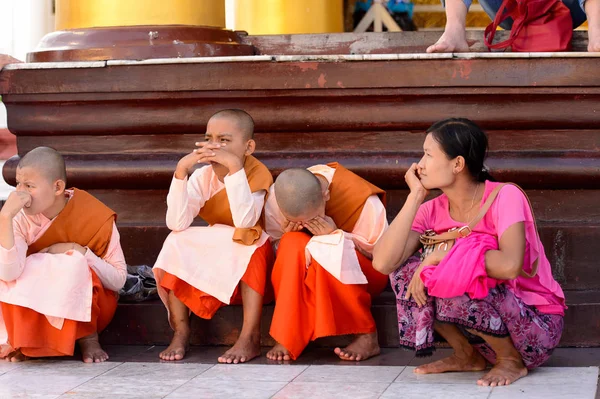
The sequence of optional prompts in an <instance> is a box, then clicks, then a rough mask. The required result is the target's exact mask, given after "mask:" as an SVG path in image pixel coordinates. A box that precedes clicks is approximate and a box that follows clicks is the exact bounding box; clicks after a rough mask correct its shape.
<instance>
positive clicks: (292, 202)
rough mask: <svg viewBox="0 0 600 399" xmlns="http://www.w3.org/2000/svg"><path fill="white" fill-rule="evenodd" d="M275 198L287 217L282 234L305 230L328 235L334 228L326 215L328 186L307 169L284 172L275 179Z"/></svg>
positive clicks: (333, 223)
mask: <svg viewBox="0 0 600 399" xmlns="http://www.w3.org/2000/svg"><path fill="white" fill-rule="evenodd" d="M274 190H275V197H276V199H277V205H279V208H280V210H281V213H282V214H283V216H284V217H285V218H286V221H285V222H284V223H285V224H286V225H285V226H283V228H284V232H290V231H300V230H302V229H307V230H308V231H310V232H311V233H312V234H314V235H325V234H330V233H332V232H333V231H334V230H336V229H337V226H336V225H335V222H334V221H333V219H332V218H330V217H329V216H327V215H325V204H326V203H327V201H328V200H329V184H328V182H327V180H326V179H325V178H321V177H320V176H317V175H314V174H313V173H311V172H310V171H308V170H307V169H301V168H293V169H287V170H285V171H283V172H281V174H280V175H279V176H278V177H277V180H275V187H274Z"/></svg>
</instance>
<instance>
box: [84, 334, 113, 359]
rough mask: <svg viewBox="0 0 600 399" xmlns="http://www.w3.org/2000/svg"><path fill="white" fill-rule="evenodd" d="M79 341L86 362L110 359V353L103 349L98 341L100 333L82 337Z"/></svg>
mask: <svg viewBox="0 0 600 399" xmlns="http://www.w3.org/2000/svg"><path fill="white" fill-rule="evenodd" d="M77 343H78V344H79V348H80V349H81V354H82V358H83V362H84V363H102V362H105V361H107V360H108V353H106V352H105V351H104V349H102V347H101V346H100V342H99V341H98V333H93V334H91V335H88V336H87V337H83V338H80V339H79V340H78V341H77Z"/></svg>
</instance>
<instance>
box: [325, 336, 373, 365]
mask: <svg viewBox="0 0 600 399" xmlns="http://www.w3.org/2000/svg"><path fill="white" fill-rule="evenodd" d="M334 352H335V354H336V355H338V356H339V358H340V359H342V360H349V361H351V362H360V361H361V360H367V359H368V358H370V357H373V356H377V355H379V353H381V349H380V348H379V343H378V342H377V333H370V334H360V335H357V336H356V338H354V341H352V343H351V344H350V345H348V346H347V347H345V348H344V349H340V348H335V349H334Z"/></svg>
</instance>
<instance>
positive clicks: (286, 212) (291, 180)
mask: <svg viewBox="0 0 600 399" xmlns="http://www.w3.org/2000/svg"><path fill="white" fill-rule="evenodd" d="M384 195H385V193H384V191H382V190H381V189H379V188H377V187H375V186H374V185H372V184H370V183H369V182H367V181H366V180H363V179H362V178H360V177H359V176H357V175H355V174H354V173H352V172H350V171H349V170H347V169H346V168H344V167H343V166H341V165H339V164H337V163H332V164H328V165H317V166H313V167H311V168H309V169H308V170H306V169H288V170H286V171H284V172H282V173H281V175H279V177H278V178H277V180H276V182H275V184H274V185H273V187H272V188H271V190H270V194H269V197H268V200H267V205H266V208H265V217H266V221H265V223H266V227H267V232H268V233H269V235H271V236H272V237H273V238H274V239H275V240H279V239H280V242H279V246H278V250H277V257H276V260H275V265H274V266H273V273H272V282H273V288H274V290H275V301H276V302H275V312H274V315H273V321H272V324H271V331H270V333H271V336H272V337H273V338H274V339H275V340H276V341H277V345H276V346H275V347H274V348H272V349H271V350H270V351H269V352H268V353H267V357H268V358H269V359H271V360H290V359H291V360H295V359H297V358H298V356H300V354H301V353H302V351H303V350H304V348H305V347H306V345H307V344H308V343H309V342H310V341H312V340H315V339H317V338H320V337H327V336H333V335H347V334H353V335H354V336H355V339H354V341H353V342H352V343H351V344H350V345H349V346H347V347H346V348H344V349H340V348H336V349H335V353H336V354H337V355H338V356H339V357H340V358H341V359H342V360H350V361H360V360H365V359H368V358H369V357H372V356H375V355H378V354H379V351H380V349H379V344H378V340H377V331H376V326H375V321H374V319H373V316H372V315H371V296H372V295H378V294H379V293H380V292H381V291H382V290H383V289H384V288H385V286H386V284H387V277H386V276H385V275H383V274H381V273H379V272H377V271H375V270H374V269H373V267H372V265H371V251H372V249H373V246H374V245H375V243H376V242H377V240H378V239H379V237H380V236H381V235H382V234H383V232H384V231H385V229H386V228H387V219H386V211H385V207H384V204H383V202H382V199H384Z"/></svg>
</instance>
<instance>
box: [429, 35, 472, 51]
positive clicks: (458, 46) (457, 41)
mask: <svg viewBox="0 0 600 399" xmlns="http://www.w3.org/2000/svg"><path fill="white" fill-rule="evenodd" d="M468 51H469V43H468V42H467V37H466V32H465V30H464V29H446V30H445V31H444V34H442V37H440V38H439V40H438V41H437V42H436V43H435V44H433V45H431V46H429V47H428V48H427V52H428V53H466V52H468Z"/></svg>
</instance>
